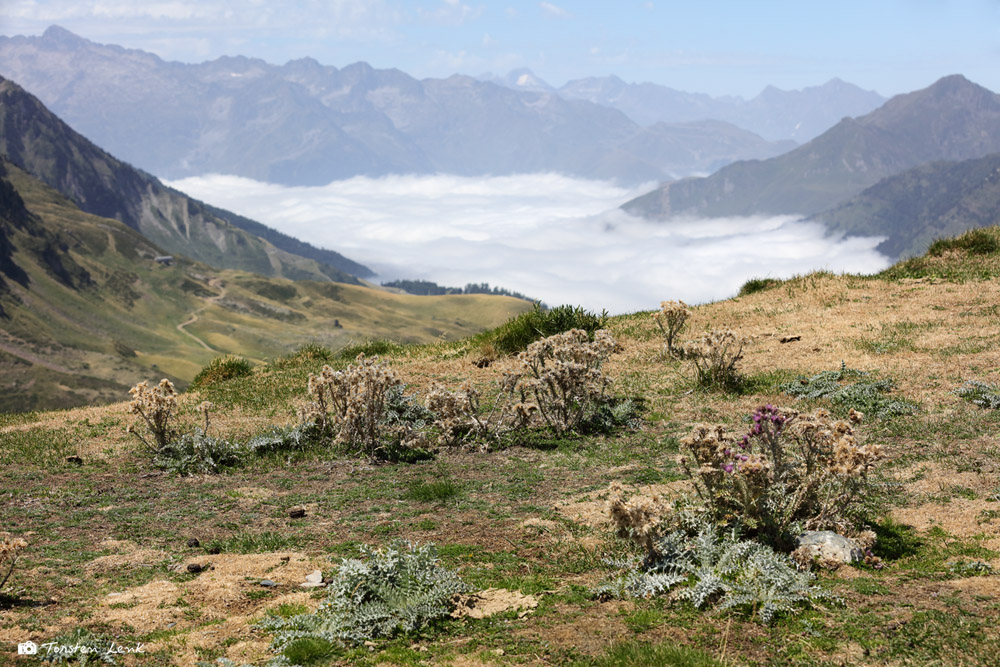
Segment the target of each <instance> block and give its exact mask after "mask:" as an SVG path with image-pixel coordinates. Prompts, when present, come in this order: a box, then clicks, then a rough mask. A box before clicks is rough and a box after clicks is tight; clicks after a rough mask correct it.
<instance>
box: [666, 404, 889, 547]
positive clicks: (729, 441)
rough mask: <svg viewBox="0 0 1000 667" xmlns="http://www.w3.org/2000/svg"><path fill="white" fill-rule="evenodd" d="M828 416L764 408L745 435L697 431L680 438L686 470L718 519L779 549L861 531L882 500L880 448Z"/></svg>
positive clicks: (705, 429)
mask: <svg viewBox="0 0 1000 667" xmlns="http://www.w3.org/2000/svg"><path fill="white" fill-rule="evenodd" d="M860 420H861V415H860V414H859V413H856V412H854V411H853V410H852V411H851V413H850V421H843V420H834V419H832V418H831V417H830V414H829V413H828V412H826V411H825V410H817V411H816V412H814V413H812V414H806V415H799V414H798V413H797V412H795V411H791V410H786V409H779V408H775V407H774V406H771V405H765V406H762V407H760V408H758V409H757V410H756V411H755V412H754V414H753V415H751V417H750V421H751V426H750V428H749V430H748V431H747V432H746V433H744V434H743V435H742V436H735V435H732V434H730V433H728V432H727V431H726V430H725V429H724V427H722V426H706V425H699V426H697V427H696V428H695V429H694V431H693V432H692V433H691V434H690V435H689V436H688V437H686V438H684V439H683V440H681V445H682V447H683V451H684V455H683V456H682V458H681V466H682V467H683V468H684V470H685V471H686V472H687V473H688V474H689V475H690V476H691V478H692V479H693V481H694V483H695V489H696V492H697V494H698V497H699V498H700V499H701V501H702V502H703V503H704V505H705V506H706V508H707V509H708V511H709V513H710V514H711V516H712V517H713V519H714V520H715V521H719V522H723V523H728V524H732V525H737V524H739V525H741V526H742V527H743V528H744V529H745V530H747V531H748V532H749V533H750V534H753V535H757V536H759V537H760V538H761V539H763V540H764V541H766V542H768V543H770V544H772V545H774V546H775V547H777V548H779V549H786V550H787V549H789V548H790V547H791V542H792V536H793V534H794V533H796V532H798V531H800V530H803V529H831V530H836V531H838V532H840V533H842V534H852V533H857V532H859V531H860V530H861V528H862V525H863V522H864V520H865V519H866V518H867V517H866V516H865V515H866V514H867V513H869V511H870V503H871V501H872V500H873V498H874V497H875V496H876V495H877V489H876V487H875V485H874V483H873V481H872V479H871V472H872V469H873V468H874V466H875V464H876V463H877V462H878V461H879V460H880V459H881V456H882V448H881V447H880V446H879V445H877V444H861V443H860V442H859V441H858V439H857V437H856V436H855V434H854V428H853V426H852V422H853V423H859V422H860Z"/></svg>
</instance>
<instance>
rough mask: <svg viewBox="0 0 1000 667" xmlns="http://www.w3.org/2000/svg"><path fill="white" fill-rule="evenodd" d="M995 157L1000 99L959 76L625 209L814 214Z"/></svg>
mask: <svg viewBox="0 0 1000 667" xmlns="http://www.w3.org/2000/svg"><path fill="white" fill-rule="evenodd" d="M996 152H1000V96H997V95H996V94H994V93H992V92H990V91H989V90H986V89H985V88H983V87H981V86H978V85H976V84H974V83H971V82H970V81H968V80H967V79H965V78H964V77H962V76H960V75H953V76H949V77H945V78H943V79H941V80H940V81H938V82H936V83H935V84H933V85H932V86H930V87H928V88H925V89H923V90H919V91H916V92H913V93H908V94H906V95H898V96H896V97H894V98H892V99H891V100H889V101H888V102H886V103H885V104H884V105H883V106H882V107H880V108H879V109H877V110H875V111H873V112H871V113H869V114H867V115H866V116H862V117H861V118H854V119H851V118H846V119H844V120H842V121H841V122H839V123H837V125H835V126H834V127H832V128H831V129H830V130H828V131H827V132H825V133H823V134H822V135H820V136H819V137H817V138H816V139H813V140H812V141H810V142H809V143H807V144H804V145H803V146H800V147H798V148H796V149H795V150H792V151H790V152H788V153H785V154H783V155H780V156H778V157H774V158H771V159H768V160H751V161H742V162H737V163H735V164H731V165H728V166H726V167H724V168H722V169H720V170H719V171H717V172H716V173H714V174H712V175H711V176H709V177H706V178H687V179H682V180H678V181H674V182H672V183H667V184H666V185H663V186H661V187H660V188H657V189H656V190H654V191H653V192H650V193H648V194H646V195H643V196H641V197H638V198H636V199H634V200H632V201H630V202H628V203H626V204H625V205H624V206H623V208H625V209H626V210H628V211H630V212H632V213H635V214H638V215H643V216H645V217H649V218H656V219H665V218H669V217H673V216H679V215H689V216H708V217H718V216H727V215H754V214H799V215H811V214H815V213H819V212H821V211H825V210H827V209H829V208H832V207H834V206H836V205H838V204H840V203H841V202H843V201H845V200H846V199H848V198H850V197H852V196H854V195H856V194H858V193H860V192H861V191H862V190H864V189H866V188H868V187H870V186H872V185H874V184H876V183H877V182H879V181H880V180H882V179H883V178H886V177H888V176H893V175H895V174H898V173H900V172H902V171H905V170H907V169H910V168H912V167H916V166H918V165H921V164H923V163H925V162H930V161H933V160H966V159H972V158H977V157H983V156H985V155H989V154H991V153H996ZM873 233H877V232H876V231H874V230H873Z"/></svg>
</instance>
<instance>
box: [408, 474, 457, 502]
mask: <svg viewBox="0 0 1000 667" xmlns="http://www.w3.org/2000/svg"><path fill="white" fill-rule="evenodd" d="M460 490H461V487H460V486H459V485H457V484H455V483H454V482H452V481H451V480H448V479H445V480H441V481H439V482H413V483H411V484H410V487H409V489H408V490H407V492H406V497H407V498H409V499H411V500H419V501H421V502H425V503H430V502H438V503H442V502H444V501H446V500H449V499H451V498H454V497H455V496H457V495H458V493H459V491H460Z"/></svg>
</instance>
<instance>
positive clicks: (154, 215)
mask: <svg viewBox="0 0 1000 667" xmlns="http://www.w3.org/2000/svg"><path fill="white" fill-rule="evenodd" d="M0 157H3V158H4V159H6V160H8V161H9V162H10V163H11V164H13V165H15V166H17V167H19V168H20V169H23V170H24V171H26V172H27V173H28V174H30V175H32V176H34V177H35V178H37V179H38V180H40V181H41V182H43V183H45V184H46V185H48V186H50V187H52V188H54V189H56V190H58V191H59V192H60V193H61V194H62V195H63V196H65V197H66V198H68V199H70V200H71V201H72V202H73V203H75V204H76V205H77V206H79V207H80V209H82V210H83V211H85V212H87V213H91V214H93V215H98V216H101V217H104V218H113V219H115V220H119V221H121V222H123V223H125V224H126V225H128V226H129V227H131V228H132V229H134V230H137V231H139V232H140V233H142V235H143V236H145V237H146V238H147V239H149V240H150V241H152V242H153V243H154V244H156V245H158V246H159V247H160V248H163V249H164V250H166V251H168V252H172V253H179V254H183V255H186V256H188V257H190V258H192V259H197V260H201V261H203V262H205V263H207V264H210V265H212V266H215V267H218V268H233V269H244V270H247V271H253V272H255V273H260V274H263V275H277V276H284V277H286V278H291V279H302V278H310V279H314V280H330V279H332V280H338V281H343V282H354V283H356V282H358V281H357V279H356V278H355V277H354V275H361V276H369V275H372V272H371V271H370V270H369V269H368V268H367V267H365V266H362V265H361V264H358V263H357V262H353V261H351V260H349V259H347V258H346V257H343V256H342V255H339V254H338V253H336V252H333V251H330V250H322V249H319V248H314V247H312V246H309V245H308V244H304V243H302V242H301V241H298V240H296V239H293V238H291V237H288V236H285V235H284V234H281V233H280V232H277V231H275V230H271V229H267V228H266V227H264V226H263V225H261V224H260V223H257V222H254V221H252V220H248V219H247V218H243V217H241V216H237V215H235V214H233V213H230V212H228V211H224V210H222V209H217V208H214V207H211V206H207V205H205V204H203V203H201V202H199V201H197V200H194V199H191V198H190V197H188V196H186V195H184V194H183V193H181V192H178V191H177V190H173V189H171V188H168V187H166V186H164V185H163V184H162V183H161V182H160V181H159V180H157V179H156V178H155V177H153V176H150V175H149V174H147V173H144V172H142V171H140V170H138V169H135V168H134V167H132V166H131V165H129V164H127V163H125V162H122V161H120V160H118V159H116V158H114V157H112V156H111V155H109V154H108V153H106V152H105V151H103V150H102V149H100V148H98V147H97V146H95V145H94V144H93V143H92V142H90V141H89V140H88V139H86V138H85V137H83V136H82V135H80V134H79V133H78V132H76V131H74V130H73V129H72V128H70V127H69V126H68V125H66V123H64V122H62V120H60V119H59V118H58V117H57V116H56V115H55V114H53V113H52V112H51V111H49V110H48V109H47V108H45V106H44V105H43V104H42V103H41V102H40V101H39V100H38V99H37V98H36V97H34V96H33V95H31V94H29V93H27V92H26V91H25V90H24V89H22V88H21V87H20V86H18V85H17V84H16V83H14V82H12V81H8V80H6V79H3V78H0ZM265 239H266V240H265ZM348 272H350V274H351V275H349V274H348Z"/></svg>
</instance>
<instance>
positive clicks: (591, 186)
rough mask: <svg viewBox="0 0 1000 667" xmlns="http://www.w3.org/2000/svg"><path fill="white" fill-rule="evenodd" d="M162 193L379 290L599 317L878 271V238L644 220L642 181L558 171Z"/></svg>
mask: <svg viewBox="0 0 1000 667" xmlns="http://www.w3.org/2000/svg"><path fill="white" fill-rule="evenodd" d="M170 185H171V186H172V187H175V188H177V189H179V190H182V191H183V192H185V193H187V194H189V195H191V196H193V197H195V198H197V199H201V200H204V201H206V202H208V203H210V204H213V205H216V206H220V207H222V208H226V209H229V210H231V211H234V212H236V213H239V214H241V215H245V216H247V217H250V218H253V219H255V220H258V221H260V222H263V223H264V224H267V225H269V226H271V227H274V228H275V229H278V230H281V231H283V232H285V233H286V234H290V235H292V236H295V237H297V238H300V239H302V240H305V241H308V242H309V243H312V244H313V245H317V246H320V247H326V248H330V249H333V250H336V251H337V252H340V253H342V254H344V255H346V256H348V257H350V258H351V259H354V260H356V261H359V262H362V263H364V264H366V265H368V266H369V267H371V268H372V269H373V270H375V271H377V272H378V274H379V276H378V278H377V279H376V280H377V281H386V280H392V279H395V278H410V279H420V280H432V281H434V282H436V283H438V284H441V285H447V286H462V285H465V284H467V283H470V282H475V283H480V282H488V283H490V284H491V285H493V286H500V287H506V288H507V289H511V290H515V291H518V292H522V293H524V294H526V295H528V296H532V297H534V298H538V299H541V300H543V301H545V302H546V303H547V304H549V305H550V306H554V305H559V304H562V303H571V304H579V305H583V306H585V307H586V308H588V309H591V310H596V311H600V310H602V309H607V310H608V311H609V312H611V313H623V312H632V311H637V310H651V309H654V308H657V307H658V305H659V302H660V301H662V300H664V299H678V298H679V299H683V300H685V301H687V302H689V303H699V302H704V301H711V300H715V299H721V298H725V297H729V296H732V295H733V294H735V293H736V291H737V290H738V289H739V288H740V286H741V285H742V284H743V283H744V282H745V281H746V280H747V279H749V278H754V277H772V278H787V277H790V276H792V275H794V274H801V273H806V272H809V271H813V270H816V269H826V270H829V271H834V272H852V273H869V272H873V271H878V270H880V269H882V268H885V267H886V266H887V265H888V264H889V261H888V259H887V258H886V257H885V256H883V255H881V254H879V253H878V252H876V251H875V249H874V248H875V246H876V245H878V243H879V241H880V240H881V239H878V238H850V239H838V238H835V237H827V236H826V235H825V232H824V229H823V227H822V226H821V225H819V224H815V223H807V222H802V221H800V220H798V219H797V218H795V217H794V216H781V217H754V218H725V219H711V220H687V221H672V222H668V223H657V222H650V221H646V220H642V219H639V218H635V217H632V216H629V215H627V214H626V213H624V212H623V211H621V210H619V209H618V208H617V207H618V206H620V205H621V204H622V203H624V202H626V201H628V200H629V199H630V198H632V197H634V196H636V195H638V194H641V193H642V192H643V191H645V190H648V189H651V187H652V186H650V187H649V188H645V189H639V190H635V191H633V190H627V189H624V188H620V187H617V186H615V185H613V184H610V183H606V182H599V181H587V180H581V179H575V178H569V177H565V176H560V175H556V174H528V175H519V176H505V177H485V178H478V177H477V178H468V177H460V176H449V175H438V176H392V177H386V178H378V179H372V178H363V177H357V178H352V179H349V180H345V181H335V182H333V183H330V184H329V185H326V186H322V187H284V186H279V185H273V184H269V183H260V182H257V181H253V180H250V179H245V178H239V177H234V176H220V175H209V176H202V177H197V178H188V179H184V180H182V181H175V182H172V183H170Z"/></svg>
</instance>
